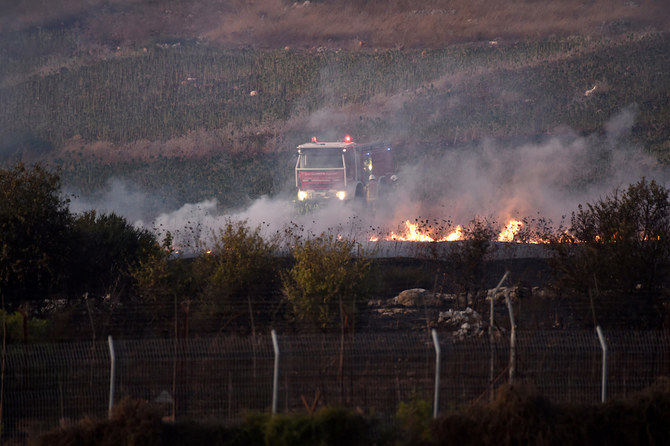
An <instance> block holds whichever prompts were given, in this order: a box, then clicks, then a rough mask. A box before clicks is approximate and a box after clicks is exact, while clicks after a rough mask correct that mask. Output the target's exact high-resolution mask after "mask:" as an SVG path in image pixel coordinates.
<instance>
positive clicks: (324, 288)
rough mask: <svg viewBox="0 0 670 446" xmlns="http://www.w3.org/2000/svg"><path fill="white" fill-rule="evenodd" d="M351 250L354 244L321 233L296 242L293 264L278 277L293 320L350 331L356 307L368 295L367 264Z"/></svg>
mask: <svg viewBox="0 0 670 446" xmlns="http://www.w3.org/2000/svg"><path fill="white" fill-rule="evenodd" d="M355 248H357V245H356V243H355V242H354V241H352V240H349V239H346V238H340V237H336V236H334V235H332V234H325V233H323V234H321V235H319V236H317V237H314V238H309V239H307V240H301V239H297V240H296V242H295V245H294V246H293V249H292V254H293V257H294V259H295V264H294V266H293V267H292V268H291V269H290V271H288V273H286V274H284V276H283V278H282V284H283V290H284V295H285V296H286V298H287V300H288V302H289V304H290V306H291V308H292V310H293V314H294V315H295V317H296V318H298V319H300V320H302V321H308V322H311V323H314V324H316V325H318V326H321V327H322V328H326V327H329V326H333V325H336V324H338V323H339V324H340V326H341V328H342V330H343V331H344V330H345V329H346V328H351V329H353V327H354V317H355V314H356V310H357V307H358V305H359V304H360V303H361V302H362V301H364V300H365V299H367V298H368V297H369V295H370V294H371V280H370V279H371V262H370V260H369V259H367V258H366V257H365V256H364V254H363V253H362V251H361V250H360V249H359V250H358V252H357V253H356V255H355V253H354V249H355Z"/></svg>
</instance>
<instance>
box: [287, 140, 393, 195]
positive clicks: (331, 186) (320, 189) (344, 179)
mask: <svg viewBox="0 0 670 446" xmlns="http://www.w3.org/2000/svg"><path fill="white" fill-rule="evenodd" d="M393 171H394V168H393V158H392V155H391V145H390V144H389V143H386V142H381V141H379V142H371V143H365V144H359V143H356V142H353V141H352V140H351V138H350V137H349V136H347V137H345V138H344V140H342V141H338V142H319V141H317V139H316V137H314V138H312V141H311V142H308V143H305V144H300V145H299V146H298V159H297V161H296V164H295V186H296V188H297V189H298V200H299V201H302V202H307V201H312V202H321V201H327V200H334V201H349V200H352V199H356V200H361V201H364V200H366V199H367V198H366V197H367V196H368V195H369V194H368V185H369V183H370V181H375V182H377V186H379V188H380V189H381V188H383V187H385V186H386V185H387V183H388V182H389V179H390V177H391V175H393ZM370 190H372V186H371V187H370Z"/></svg>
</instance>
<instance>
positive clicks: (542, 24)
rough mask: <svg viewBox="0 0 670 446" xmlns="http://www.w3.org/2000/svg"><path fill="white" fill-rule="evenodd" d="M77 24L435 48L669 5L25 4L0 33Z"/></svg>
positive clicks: (136, 34)
mask: <svg viewBox="0 0 670 446" xmlns="http://www.w3.org/2000/svg"><path fill="white" fill-rule="evenodd" d="M71 21H76V22H77V23H78V25H79V26H80V27H81V28H82V29H84V30H85V31H86V34H87V36H88V38H89V39H90V40H91V42H96V43H97V42H107V43H109V42H112V43H115V44H118V45H124V44H129V43H140V42H143V41H146V40H147V39H151V38H154V37H158V36H180V37H191V38H203V39H207V40H212V41H216V42H218V43H223V44H225V45H230V46H256V47H262V48H263V47H267V48H274V47H284V46H290V47H299V48H300V47H315V46H329V47H341V48H358V47H380V48H400V47H401V48H419V47H421V48H430V47H442V46H444V45H447V44H451V43H459V42H471V41H478V40H494V39H504V40H516V39H526V38H541V37H547V36H566V35H594V36H596V35H607V34H620V33H626V32H630V31H634V30H640V29H646V28H652V29H661V30H667V29H670V4H669V3H667V2H660V1H653V0H638V1H626V0H618V1H612V0H555V1H552V2H545V1H537V0H500V1H497V2H490V1H486V0H422V1H419V0H388V1H381V0H368V1H352V0H320V1H313V2H311V3H310V2H290V1H286V0H249V1H243V0H232V1H228V2H220V1H217V0H198V1H194V2H182V1H180V0H164V1H158V2H140V1H138V0H111V1H109V2H105V1H103V0H88V1H87V2H81V1H79V0H60V1H54V2H45V1H43V0H23V1H20V2H18V3H16V4H15V5H14V6H13V8H10V9H8V10H7V11H5V12H4V13H3V14H2V15H1V16H0V33H1V32H6V31H10V30H17V29H23V28H26V27H31V26H35V25H47V24H50V23H51V24H53V23H55V24H59V22H71Z"/></svg>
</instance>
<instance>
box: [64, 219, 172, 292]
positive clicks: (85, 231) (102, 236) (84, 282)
mask: <svg viewBox="0 0 670 446" xmlns="http://www.w3.org/2000/svg"><path fill="white" fill-rule="evenodd" d="M72 242H73V243H72V249H71V253H72V255H71V262H72V263H71V274H70V280H69V285H70V286H69V290H70V291H77V292H80V293H81V292H89V293H112V292H114V293H116V294H121V293H122V292H124V291H125V290H126V289H127V288H128V286H129V285H130V279H131V277H130V270H131V269H132V268H134V267H135V266H136V265H138V264H139V263H140V262H142V261H144V260H147V259H148V258H150V257H155V255H156V254H157V253H158V251H159V250H160V246H159V244H158V241H157V240H156V236H155V235H154V234H153V233H151V232H149V231H148V230H147V229H142V228H136V227H134V226H132V225H131V224H129V223H128V221H127V220H126V219H125V218H123V217H121V216H119V215H116V214H114V213H111V214H98V213H97V212H96V211H94V210H91V211H88V212H85V213H83V214H81V215H78V216H76V217H75V219H74V222H73V227H72Z"/></svg>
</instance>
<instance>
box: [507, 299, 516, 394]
mask: <svg viewBox="0 0 670 446" xmlns="http://www.w3.org/2000/svg"><path fill="white" fill-rule="evenodd" d="M505 301H506V302H507V310H508V311H509V324H510V332H509V383H510V385H511V384H514V374H515V373H516V323H515V322H514V309H513V308H512V301H511V300H510V298H509V293H506V294H505Z"/></svg>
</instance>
